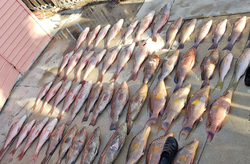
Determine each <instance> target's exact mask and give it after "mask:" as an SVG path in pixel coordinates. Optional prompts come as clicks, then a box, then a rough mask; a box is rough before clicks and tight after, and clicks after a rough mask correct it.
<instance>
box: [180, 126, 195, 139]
mask: <svg viewBox="0 0 250 164" xmlns="http://www.w3.org/2000/svg"><path fill="white" fill-rule="evenodd" d="M191 130H192V128H191V127H183V128H182V129H181V131H180V134H179V139H180V136H181V135H185V136H186V138H185V139H187V138H188V136H189V134H190V132H191Z"/></svg>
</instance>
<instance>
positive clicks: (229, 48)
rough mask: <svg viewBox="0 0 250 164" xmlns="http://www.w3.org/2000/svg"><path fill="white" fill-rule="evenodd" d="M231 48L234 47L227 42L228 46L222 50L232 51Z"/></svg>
mask: <svg viewBox="0 0 250 164" xmlns="http://www.w3.org/2000/svg"><path fill="white" fill-rule="evenodd" d="M233 46H234V45H233V43H231V42H229V43H228V45H227V46H226V47H225V48H223V49H222V50H229V51H231V50H232V49H233Z"/></svg>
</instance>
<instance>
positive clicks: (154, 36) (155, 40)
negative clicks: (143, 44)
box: [152, 34, 157, 42]
mask: <svg viewBox="0 0 250 164" xmlns="http://www.w3.org/2000/svg"><path fill="white" fill-rule="evenodd" d="M152 41H154V42H157V37H156V34H154V35H153V37H152Z"/></svg>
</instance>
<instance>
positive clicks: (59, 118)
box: [57, 112, 64, 122]
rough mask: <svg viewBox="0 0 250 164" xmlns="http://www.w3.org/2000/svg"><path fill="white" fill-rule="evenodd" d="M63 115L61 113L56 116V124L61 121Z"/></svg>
mask: <svg viewBox="0 0 250 164" xmlns="http://www.w3.org/2000/svg"><path fill="white" fill-rule="evenodd" d="M63 114H64V112H61V113H60V114H59V115H58V116H57V119H58V122H59V121H60V120H61V119H62V116H63Z"/></svg>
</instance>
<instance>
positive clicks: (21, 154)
mask: <svg viewBox="0 0 250 164" xmlns="http://www.w3.org/2000/svg"><path fill="white" fill-rule="evenodd" d="M24 153H25V152H24V151H22V152H21V153H20V154H19V155H18V156H17V158H18V160H19V161H21V160H22V159H23V156H24Z"/></svg>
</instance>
